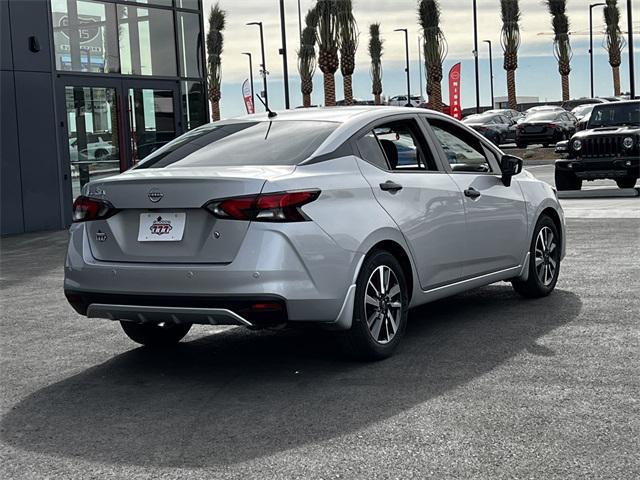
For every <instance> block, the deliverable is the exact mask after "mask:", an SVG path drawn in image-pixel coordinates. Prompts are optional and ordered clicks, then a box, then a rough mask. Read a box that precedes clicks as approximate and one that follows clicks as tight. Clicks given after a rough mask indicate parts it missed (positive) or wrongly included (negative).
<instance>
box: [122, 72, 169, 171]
mask: <svg viewBox="0 0 640 480" xmlns="http://www.w3.org/2000/svg"><path fill="white" fill-rule="evenodd" d="M123 90H124V93H125V95H126V104H127V113H128V115H127V124H128V127H129V137H128V138H129V145H128V146H129V153H130V159H131V165H135V164H136V163H138V162H139V161H140V160H142V159H144V158H145V157H146V156H147V155H149V154H151V153H153V152H155V151H156V150H157V149H159V148H160V147H162V146H163V145H164V144H166V143H168V142H170V141H171V140H173V139H174V138H176V136H178V135H179V134H180V133H181V132H180V127H181V125H180V123H179V122H178V115H177V112H178V108H177V101H178V92H177V84H175V83H173V82H167V83H166V84H158V82H154V83H153V84H151V85H148V84H131V83H129V82H124V89H123Z"/></svg>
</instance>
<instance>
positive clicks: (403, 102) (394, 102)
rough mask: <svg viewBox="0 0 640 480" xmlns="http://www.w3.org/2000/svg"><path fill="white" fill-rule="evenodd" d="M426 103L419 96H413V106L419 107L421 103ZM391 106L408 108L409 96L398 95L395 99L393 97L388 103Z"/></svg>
mask: <svg viewBox="0 0 640 480" xmlns="http://www.w3.org/2000/svg"><path fill="white" fill-rule="evenodd" d="M423 102H424V99H423V98H422V97H420V96H418V95H411V102H410V103H411V106H412V107H418V106H419V105H420V104H421V103H423ZM388 104H389V106H392V107H406V106H407V96H406V95H397V96H395V97H391V98H390V99H389V102H388Z"/></svg>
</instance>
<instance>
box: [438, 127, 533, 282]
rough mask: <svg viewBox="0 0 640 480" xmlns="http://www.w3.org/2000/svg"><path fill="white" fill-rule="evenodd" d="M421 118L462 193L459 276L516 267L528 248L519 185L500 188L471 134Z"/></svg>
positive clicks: (492, 164) (482, 145) (494, 164)
mask: <svg viewBox="0 0 640 480" xmlns="http://www.w3.org/2000/svg"><path fill="white" fill-rule="evenodd" d="M425 120H426V121H427V122H428V125H429V133H430V135H432V138H433V140H434V142H437V144H438V149H439V151H440V155H441V158H442V159H443V160H444V161H446V162H447V163H448V165H446V167H447V169H448V170H449V174H450V175H451V178H452V179H453V180H454V181H455V183H456V184H457V186H458V187H459V188H460V190H462V192H463V195H464V206H465V212H466V225H467V235H466V239H467V244H466V248H465V250H464V252H463V255H462V258H461V260H463V261H464V275H465V277H469V278H472V277H477V276H480V275H484V274H488V273H492V272H497V271H500V270H504V269H508V268H512V267H515V266H517V265H519V264H520V262H521V261H522V259H523V258H524V254H525V252H526V249H527V247H528V245H529V241H528V239H527V212H526V206H525V202H524V196H523V194H522V190H521V189H520V187H519V185H518V184H517V182H514V183H512V185H511V186H509V187H507V186H505V185H504V184H503V182H502V178H501V172H500V168H499V166H498V159H497V158H496V157H497V155H496V153H495V152H494V151H493V149H492V148H490V147H489V145H488V144H487V143H486V142H485V141H484V140H483V139H482V138H480V137H479V136H478V135H476V134H475V133H474V132H472V131H470V130H469V129H467V128H465V127H463V126H462V125H460V124H458V123H454V122H453V121H450V120H448V119H445V118H444V117H442V116H425Z"/></svg>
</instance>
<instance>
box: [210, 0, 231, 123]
mask: <svg viewBox="0 0 640 480" xmlns="http://www.w3.org/2000/svg"><path fill="white" fill-rule="evenodd" d="M226 16H227V12H225V11H224V10H222V9H221V8H220V4H219V3H216V4H215V5H214V6H213V7H211V11H210V12H209V33H207V70H208V72H209V101H210V102H211V117H212V118H213V121H214V122H215V121H218V120H220V80H221V78H222V65H221V57H220V56H221V55H222V47H223V44H224V38H223V36H222V31H223V30H224V26H225V22H226Z"/></svg>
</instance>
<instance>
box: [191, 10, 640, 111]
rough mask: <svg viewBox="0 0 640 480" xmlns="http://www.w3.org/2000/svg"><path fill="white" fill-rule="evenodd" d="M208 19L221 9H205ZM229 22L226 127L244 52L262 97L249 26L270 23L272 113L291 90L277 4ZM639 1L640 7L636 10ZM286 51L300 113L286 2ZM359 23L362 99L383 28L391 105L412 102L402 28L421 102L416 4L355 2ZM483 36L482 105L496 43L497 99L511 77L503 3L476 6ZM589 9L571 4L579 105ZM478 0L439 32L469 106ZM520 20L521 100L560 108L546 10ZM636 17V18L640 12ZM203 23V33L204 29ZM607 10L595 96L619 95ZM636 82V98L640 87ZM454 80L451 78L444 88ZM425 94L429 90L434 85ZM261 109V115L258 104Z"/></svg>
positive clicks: (294, 34)
mask: <svg viewBox="0 0 640 480" xmlns="http://www.w3.org/2000/svg"><path fill="white" fill-rule="evenodd" d="M203 1H204V11H205V18H206V16H207V15H208V12H209V10H210V8H211V6H212V5H213V4H214V3H215V0H203ZM218 1H219V3H220V6H221V7H222V8H223V9H224V10H225V11H226V12H227V26H226V29H225V32H224V51H223V54H222V100H221V112H222V116H223V117H224V118H228V117H233V116H238V115H243V114H244V113H245V110H244V103H243V100H242V94H241V85H242V82H243V81H244V79H246V78H248V76H249V67H248V59H247V57H246V56H244V55H242V52H251V53H252V54H253V60H254V62H253V63H254V82H255V88H256V92H257V91H258V90H259V85H261V78H260V77H259V74H258V64H259V63H260V38H259V32H258V27H252V26H246V25H245V24H246V23H247V22H251V21H262V22H263V23H264V31H265V49H266V63H267V70H268V71H269V75H268V91H269V100H270V106H271V108H272V109H282V108H284V82H283V78H284V76H283V67H282V56H281V55H279V53H278V49H279V48H280V47H281V36H280V15H279V0H218ZM637 1H638V0H636V2H637ZM284 3H285V16H286V31H287V49H288V60H289V61H288V64H289V85H290V98H291V105H292V106H298V105H301V104H302V96H301V94H300V81H299V75H298V70H297V61H296V60H297V56H296V52H297V50H298V46H299V31H298V5H297V3H298V2H297V0H285V1H284ZM300 3H301V9H302V19H303V22H304V14H305V13H306V11H307V10H308V9H309V8H310V7H312V6H313V5H314V4H315V1H314V0H300ZM353 3H354V15H355V17H356V21H357V22H358V28H359V30H360V45H359V48H358V52H357V55H356V71H355V74H354V78H353V85H354V87H353V89H354V97H356V98H363V99H365V98H366V99H370V98H371V97H372V95H371V93H370V91H371V80H370V77H369V56H368V53H367V43H368V40H369V39H368V31H369V25H370V24H371V23H374V22H379V23H380V24H381V35H382V38H383V40H384V55H383V59H382V65H383V89H384V93H383V94H384V95H386V96H389V97H392V96H395V95H399V94H404V93H406V76H405V72H404V65H405V59H404V58H405V57H404V55H405V50H404V34H403V33H398V32H394V31H393V30H394V29H396V28H408V29H409V56H410V72H411V85H412V88H411V90H412V94H418V93H419V92H420V74H419V68H418V65H419V62H418V48H419V47H418V45H419V43H418V35H419V34H420V30H419V25H418V17H417V3H418V2H417V0H366V1H365V0H353ZM477 3H478V31H479V41H480V45H479V51H480V57H479V61H480V98H481V103H482V104H483V105H489V104H490V103H491V96H490V81H489V61H488V47H487V44H485V43H482V40H491V41H492V42H493V57H494V61H493V70H494V82H495V83H494V89H495V95H496V97H499V96H504V95H506V76H505V71H504V70H503V67H502V49H501V47H500V28H501V20H500V7H499V5H500V2H499V0H478V2H477ZM589 3H593V2H591V1H590V0H568V2H567V14H568V16H569V21H570V23H571V31H572V32H574V33H573V34H572V36H571V45H572V48H573V52H574V57H573V60H572V68H573V71H572V73H571V78H570V82H571V96H572V97H573V98H579V97H585V96H589V95H590V82H589V55H588V51H589V36H588V32H589ZM618 3H619V4H620V5H619V6H620V13H621V22H620V24H621V25H620V27H621V29H622V30H623V31H626V30H627V29H626V21H627V20H626V19H627V17H626V1H625V0H619V2H618ZM471 4H472V1H471V0H440V7H441V10H442V13H441V28H442V30H443V32H444V34H445V36H446V39H447V42H448V48H449V49H448V55H447V58H446V60H445V62H444V71H445V77H446V72H448V70H449V68H451V66H452V65H453V64H455V63H457V62H462V105H463V107H470V106H474V105H475V104H476V98H475V73H474V62H473V54H472V50H473V14H472V8H471ZM520 9H521V11H522V20H521V24H520V25H521V35H522V45H521V48H520V52H519V57H520V58H519V67H518V70H517V72H516V81H517V93H518V95H519V96H520V95H522V96H535V97H539V98H540V100H541V101H547V100H548V101H553V100H560V97H561V88H560V85H561V84H560V75H559V74H558V69H557V68H558V67H557V61H556V59H555V57H554V56H553V36H552V29H551V17H550V15H549V14H548V11H547V9H546V6H545V5H544V4H543V1H542V0H520ZM636 10H637V9H636ZM634 14H635V15H634V32H635V33H636V35H635V39H636V40H635V63H636V72H637V70H638V65H640V39H638V35H637V32H638V31H639V30H640V23H639V20H640V11H634ZM206 23H207V22H206V21H205V29H206V28H207V27H206ZM603 31H604V19H603V14H602V7H596V8H594V32H595V35H594V71H595V94H596V95H599V96H607V95H613V80H612V76H611V67H610V66H609V63H608V57H607V53H606V51H605V50H604V48H603V46H602V42H603V39H604V36H603V35H602V32H603ZM627 67H628V50H627V49H626V48H625V50H624V52H623V63H622V66H621V84H622V90H623V91H628V90H629V74H628V69H627ZM638 77H639V75H638V74H637V73H636V91H638V90H639V83H640V79H639V78H638ZM445 80H446V78H445ZM423 87H424V88H426V85H424V82H423ZM322 88H323V86H322V73H321V72H320V70H319V69H318V70H317V72H316V75H315V77H314V92H313V95H312V103H313V104H322V103H323V90H322ZM342 97H343V95H342V77H341V75H340V73H339V71H338V73H337V74H336V98H338V99H340V98H342ZM443 98H444V99H445V101H446V99H447V98H448V86H447V82H446V81H444V80H443ZM256 103H258V105H257V108H258V110H260V109H261V105H260V104H259V102H258V101H256Z"/></svg>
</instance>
